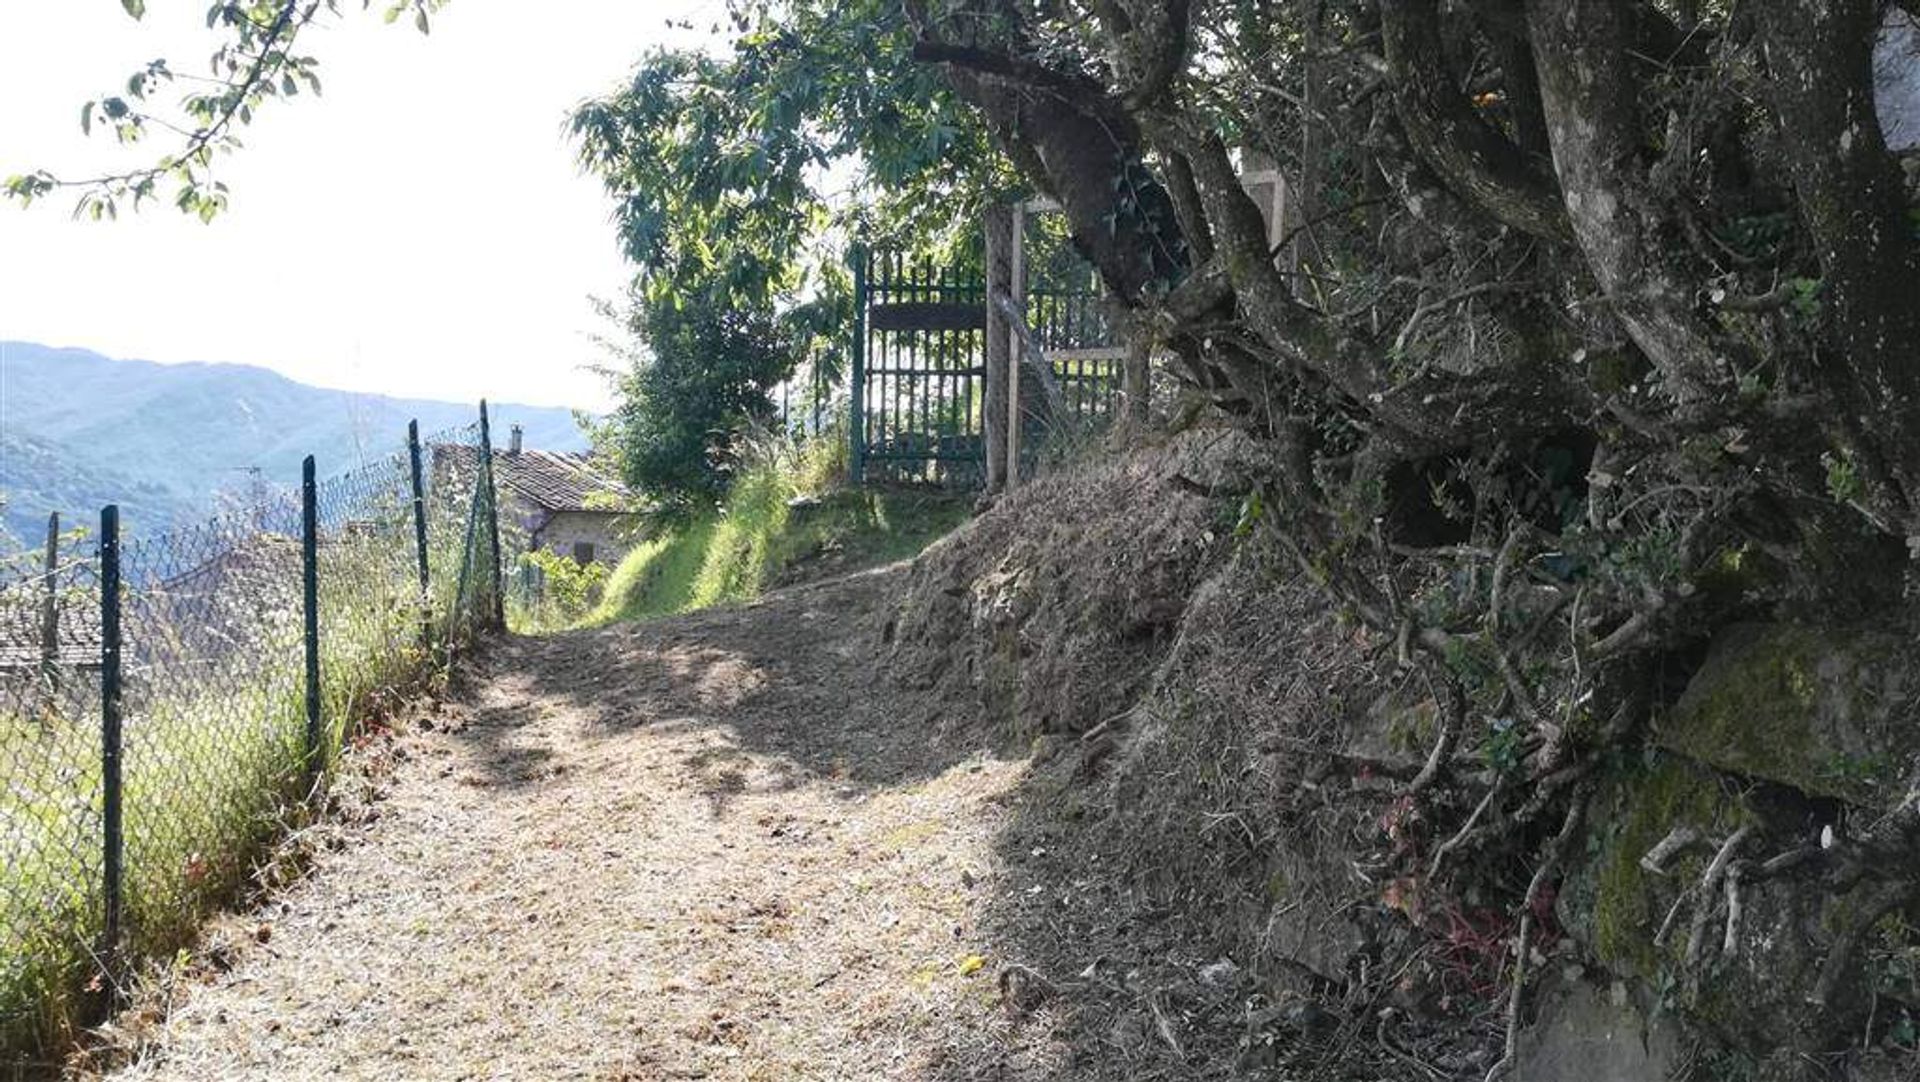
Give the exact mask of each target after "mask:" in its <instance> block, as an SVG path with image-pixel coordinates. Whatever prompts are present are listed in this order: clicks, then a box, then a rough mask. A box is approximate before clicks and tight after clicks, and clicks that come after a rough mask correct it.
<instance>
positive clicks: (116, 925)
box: [100, 504, 126, 966]
mask: <svg viewBox="0 0 1920 1082" xmlns="http://www.w3.org/2000/svg"><path fill="white" fill-rule="evenodd" d="M120 698H121V696H120V508H119V506H118V505H117V504H108V505H107V506H105V507H103V508H101V509H100V785H101V790H102V792H101V834H102V841H103V843H104V851H103V852H102V854H101V878H102V880H103V882H102V884H101V888H102V894H103V899H102V900H103V904H104V906H105V909H106V914H105V920H104V923H105V928H104V930H103V931H102V933H101V934H102V937H103V942H102V943H101V945H100V947H101V949H100V957H101V958H102V959H103V960H105V963H106V964H107V965H108V966H111V965H112V961H113V957H114V953H115V952H116V951H117V950H119V948H120V916H121V908H122V898H121V886H122V883H123V880H124V878H125V874H124V868H123V867H122V858H123V856H124V854H125V851H126V840H125V836H124V835H123V833H122V830H121V809H120V752H121V747H120Z"/></svg>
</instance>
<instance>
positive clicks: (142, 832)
mask: <svg viewBox="0 0 1920 1082" xmlns="http://www.w3.org/2000/svg"><path fill="white" fill-rule="evenodd" d="M396 551H398V555H397V556H396V554H395V553H396ZM436 557H437V558H441V559H444V560H445V563H444V564H442V565H441V566H442V567H444V568H446V569H447V573H446V574H445V575H441V574H436V576H435V577H436V580H441V579H444V580H445V581H444V583H443V582H441V581H436V583H435V594H436V595H437V596H436V600H435V606H434V609H435V614H434V615H435V623H436V638H437V639H441V640H449V639H457V638H459V637H461V636H462V635H463V634H464V628H463V627H461V626H456V621H455V620H454V617H453V613H452V612H451V609H452V604H451V602H452V597H451V595H452V593H453V592H454V589H455V587H454V583H453V575H452V573H451V572H452V571H453V570H454V569H456V568H457V567H458V557H457V555H456V554H455V553H454V552H449V551H447V550H445V549H442V550H441V551H440V552H439V553H436ZM297 570H298V565H297V564H296V565H294V571H295V573H297ZM320 576H321V590H320V594H319V599H320V612H319V618H320V628H321V635H320V641H321V644H322V651H321V686H320V691H321V705H322V712H321V716H322V719H323V722H324V728H323V730H322V733H321V746H320V748H319V752H320V761H321V763H322V764H331V763H333V762H334V761H335V759H336V757H337V755H338V752H339V750H340V748H341V746H342V744H343V743H344V741H345V739H346V738H347V736H348V735H349V733H350V731H351V726H352V724H353V723H354V722H357V721H359V720H361V719H364V718H367V717H368V716H370V715H374V714H378V713H380V712H382V711H383V710H385V709H387V708H388V707H389V706H390V705H391V704H392V702H393V701H394V700H395V697H396V696H397V695H401V694H404V693H406V692H407V690H408V689H410V688H418V687H420V686H421V685H422V683H423V681H425V680H426V679H427V678H429V677H430V676H431V675H432V674H433V672H435V671H436V669H437V668H438V665H439V662H440V660H441V658H440V656H438V651H430V650H428V649H426V648H425V647H424V646H423V644H422V642H421V640H420V634H421V631H420V612H419V609H418V607H417V604H416V601H415V593H414V591H415V579H414V571H413V568H412V566H411V557H410V555H409V554H408V553H407V552H406V551H405V550H391V549H390V547H389V546H385V545H380V544H376V543H373V542H371V541H366V542H355V541H352V540H342V541H339V542H335V543H333V544H330V545H329V546H328V547H327V548H325V549H323V550H322V559H321V567H320ZM236 600H237V603H236V605H235V606H234V607H233V609H232V611H231V612H230V613H226V614H224V615H221V616H218V617H216V618H215V619H217V620H218V621H220V622H219V624H218V626H221V627H224V628H226V629H227V630H228V631H229V632H231V633H234V634H236V635H237V636H238V637H237V638H236V639H234V640H233V641H232V645H231V647H230V648H229V651H228V653H227V654H226V655H225V656H224V657H220V656H218V655H216V657H215V659H213V660H211V662H210V659H208V656H207V655H208V654H209V649H208V647H207V645H206V639H205V638H204V634H203V635H202V637H200V638H197V639H195V640H193V641H192V642H182V641H174V640H173V638H172V636H173V634H174V632H173V630H172V629H173V628H174V627H175V623H174V621H176V620H181V619H183V617H179V616H174V615H168V614H164V610H160V611H161V612H162V613H163V614H162V615H158V616H154V617H140V616H135V617H133V618H132V619H131V620H130V622H129V625H128V628H127V633H128V636H129V640H128V641H129V642H130V643H137V644H140V650H139V651H137V660H136V663H135V664H134V665H133V666H132V667H131V668H130V669H129V670H128V673H127V698H126V708H125V711H124V717H125V722H124V737H123V747H124V751H123V756H122V777H123V788H122V793H123V797H122V801H123V822H124V824H125V838H126V841H125V848H124V867H125V878H124V881H123V882H124V888H123V895H124V898H125V909H124V914H125V922H124V923H125V932H124V934H123V936H122V940H121V950H122V952H123V954H122V958H123V960H124V961H138V960H140V959H151V958H159V959H164V958H166V957H168V956H170V955H171V954H172V953H173V952H174V951H176V950H178V949H179V948H181V947H182V946H185V945H186V944H187V943H189V942H190V941H191V939H192V937H193V935H194V934H195V932H196V931H197V930H198V927H199V925H200V923H201V922H202V921H203V920H204V919H205V918H206V917H207V916H208V915H209V914H210V913H211V912H213V911H214V910H215V909H216V908H217V907H219V906H220V905H222V904H225V903H227V902H228V901H229V900H231V899H232V898H234V897H235V896H236V895H237V894H238V893H240V892H241V891H242V890H244V889H245V888H246V886H247V884H248V883H249V882H250V880H251V876H252V872H253V869H254V867H255V863H256V862H257V861H258V860H259V859H260V857H261V856H262V855H263V854H264V853H266V852H267V850H268V847H269V846H270V845H271V844H272V843H273V841H274V839H275V838H276V837H278V836H279V835H280V834H282V833H283V832H284V830H285V829H286V827H287V825H288V824H289V822H297V821H298V818H299V817H300V816H302V815H304V814H307V812H306V811H305V810H304V809H303V807H302V804H301V802H302V800H303V798H304V797H305V796H306V794H307V792H308V789H309V784H310V780H311V774H310V771H309V769H308V765H309V764H308V751H307V746H306V744H307V740H306V706H305V698H306V696H305V683H304V665H303V662H302V648H301V638H300V632H299V627H298V612H297V609H296V610H295V611H292V612H286V611H278V606H277V605H265V606H258V607H257V609H258V611H255V609H256V607H255V606H252V605H250V604H249V603H248V602H247V600H246V598H244V597H241V598H238V599H236ZM133 611H134V612H136V613H138V612H140V611H142V610H139V609H137V608H136V609H134V610H133ZM199 618H200V619H208V617H207V616H206V614H200V617H199ZM76 675H77V674H76ZM101 779H102V771H101V766H100V721H99V693H98V688H97V684H96V683H93V682H90V681H89V680H86V679H74V680H73V682H72V683H71V684H70V685H69V686H68V687H67V688H66V689H65V690H64V691H63V692H62V693H61V694H59V695H58V696H56V697H54V698H53V699H51V700H48V701H40V700H38V699H37V698H33V699H24V698H23V697H21V696H18V695H16V696H14V697H12V698H11V699H8V700H7V701H3V702H0V857H4V873H3V874H0V1063H4V1062H6V1061H7V1060H8V1059H9V1058H10V1057H15V1056H19V1057H25V1056H28V1055H31V1054H32V1053H33V1052H34V1051H35V1050H36V1049H50V1048H56V1047H58V1046H59V1045H60V1044H61V1043H62V1042H64V1041H65V1040H67V1039H69V1038H70V1037H71V1036H72V1035H73V1033H74V1032H75V1031H76V1028H77V1026H78V1025H79V1024H80V1023H82V1022H84V1021H86V1020H87V1016H89V1015H90V1014H92V1013H93V1012H94V1011H95V1010H96V1009H97V1007H98V1005H99V1003H100V1002H101V999H102V997H101V996H100V995H98V994H97V993H98V988H97V983H96V986H95V987H94V988H93V989H89V988H88V987H87V986H88V984H89V982H90V981H91V979H92V977H93V974H94V973H95V972H96V971H97V970H96V964H95V954H96V952H97V951H98V949H99V947H100V944H101V940H102V935H103V925H104V902H103V886H102V861H103V858H102V852H101V851H102V840H101V838H102V824H103V810H102V803H103V798H102V796H101V792H102V785H101Z"/></svg>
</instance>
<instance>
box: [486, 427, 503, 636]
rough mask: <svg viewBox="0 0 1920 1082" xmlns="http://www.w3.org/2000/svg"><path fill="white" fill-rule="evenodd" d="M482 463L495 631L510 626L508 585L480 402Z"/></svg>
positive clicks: (496, 488) (495, 487)
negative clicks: (491, 564)
mask: <svg viewBox="0 0 1920 1082" xmlns="http://www.w3.org/2000/svg"><path fill="white" fill-rule="evenodd" d="M480 461H481V462H482V463H484V464H485V468H486V480H487V540H488V542H489V543H490V544H491V545H492V546H493V604H492V606H491V612H489V614H488V615H490V616H491V617H492V618H493V627H494V629H495V630H500V629H502V628H505V627H506V626H507V601H506V594H507V591H506V583H505V581H504V577H503V576H504V571H503V567H504V564H503V562H502V560H501V558H500V486H498V485H496V484H494V481H493V436H492V430H491V429H489V428H488V426H487V400H486V399H484V398H483V399H481V400H480Z"/></svg>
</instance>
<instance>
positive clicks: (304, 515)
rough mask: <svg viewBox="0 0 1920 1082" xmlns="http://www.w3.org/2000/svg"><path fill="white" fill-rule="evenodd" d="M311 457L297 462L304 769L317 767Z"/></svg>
mask: <svg viewBox="0 0 1920 1082" xmlns="http://www.w3.org/2000/svg"><path fill="white" fill-rule="evenodd" d="M318 497H319V493H318V489H317V486H316V485H315V484H314V480H313V456H312V455H308V456H307V457H306V459H305V460H304V461H302V462H301V463H300V596H301V609H302V612H303V614H304V615H305V617H306V623H305V634H304V635H303V636H302V638H303V639H305V640H306V662H307V665H306V669H307V673H306V675H307V767H308V769H309V770H316V771H317V770H318V769H319V768H320V752H321V746H320V743H321V742H320V506H319V498H318Z"/></svg>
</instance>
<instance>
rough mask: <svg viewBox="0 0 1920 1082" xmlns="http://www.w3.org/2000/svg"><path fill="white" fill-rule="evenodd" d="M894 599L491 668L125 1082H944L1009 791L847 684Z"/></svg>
mask: <svg viewBox="0 0 1920 1082" xmlns="http://www.w3.org/2000/svg"><path fill="white" fill-rule="evenodd" d="M896 582H897V574H895V575H892V576H888V575H877V576H863V577H856V578H854V579H852V580H844V581H842V582H840V583H837V584H832V585H829V586H827V587H823V588H818V589H803V590H798V591H793V592H790V593H788V594H784V595H780V596H779V597H777V598H776V599H774V600H771V601H769V602H767V603H765V604H763V605H760V606H755V607H753V608H749V609H746V610H733V611H725V612H717V613H713V614H704V615H700V616H695V617H688V618H682V619H679V620H675V621H669V622H662V623H658V624H652V625H643V626H636V627H632V628H623V629H618V630H612V631H598V632H589V633H579V634H574V635H570V636H562V637H557V638H553V639H547V640H516V641H514V642H512V643H510V644H508V645H506V646H504V647H503V648H501V649H499V650H497V651H496V652H494V653H493V654H491V655H490V656H489V657H487V658H486V659H485V660H484V661H483V662H482V663H481V664H482V668H481V669H480V670H479V671H477V672H474V673H471V674H469V683H470V686H469V689H468V691H467V692H466V693H465V694H464V695H462V696H460V697H459V701H460V705H459V706H457V707H453V708H449V709H448V710H446V711H443V712H442V713H441V714H440V715H438V716H436V717H435V718H433V719H430V721H429V722H428V727H427V728H426V729H424V730H423V731H422V732H420V733H419V734H417V735H416V736H413V737H410V738H408V739H406V740H405V741H403V742H402V743H400V744H399V745H398V746H397V747H396V748H395V750H394V755H395V757H396V758H398V759H399V760H401V761H400V763H399V765H398V768H397V772H396V774H395V776H394V779H393V782H392V793H391V796H390V797H389V798H388V799H387V800H385V801H384V802H382V803H381V804H380V805H379V806H378V808H379V815H378V819H377V821H375V822H373V823H372V824H371V825H369V826H368V827H366V828H365V830H364V836H363V837H361V838H359V839H358V840H356V841H355V842H354V844H351V845H347V846H345V847H343V848H340V849H339V850H338V851H334V852H329V853H326V854H324V855H323V856H322V857H321V858H320V860H319V863H318V867H317V869H316V874H314V875H313V876H311V877H310V878H308V879H306V880H305V881H304V882H302V883H301V884H299V885H298V886H296V887H295V888H293V889H292V890H290V891H288V892H287V893H285V894H284V895H283V896H281V897H280V898H278V899H277V900H276V901H274V902H272V903H271V904H270V905H268V906H266V907H264V908H262V909H261V910H259V911H257V912H255V913H252V914H249V915H248V916H247V917H246V918H244V919H243V920H242V921H241V922H240V923H238V924H237V925H231V926H230V927H229V931H228V934H227V935H226V937H225V942H224V944H223V946H222V949H223V950H225V951H232V950H233V949H234V948H233V944H234V941H241V942H243V943H244V946H243V947H241V948H240V949H239V951H238V953H239V955H240V957H238V958H237V959H227V960H228V961H230V962H231V968H230V969H227V970H225V971H224V972H210V973H209V974H208V975H207V976H206V977H205V983H204V984H202V985H200V986H199V987H195V988H192V989H191V990H190V991H187V992H186V993H185V994H183V995H177V996H176V997H175V999H176V1005H175V1007H174V1009H173V1010H172V1012H171V1014H170V1016H169V1017H166V1018H165V1019H164V1020H161V1021H158V1022H157V1023H155V1024H154V1025H153V1026H152V1027H151V1028H150V1029H148V1031H147V1032H145V1033H144V1034H142V1035H141V1037H140V1040H139V1041H138V1046H137V1047H136V1048H135V1049H134V1050H133V1055H132V1056H131V1062H130V1063H127V1064H125V1065H123V1066H122V1067H120V1068H119V1069H118V1070H117V1071H115V1072H114V1077H119V1078H126V1079H141V1078H209V1079H212V1078H219V1079H233V1078H261V1079H266V1078H274V1079H285V1078H309V1077H320V1076H329V1077H333V1076H344V1077H388V1078H393V1077H403V1078H506V1077H514V1078H585V1079H669V1078H714V1079H851V1078H862V1079H865V1078H876V1079H877V1078H925V1077H934V1076H935V1075H936V1073H937V1072H939V1071H941V1070H942V1067H941V1061H942V1055H943V1050H944V1049H946V1048H949V1047H952V1046H953V1045H954V1044H955V1043H956V1040H957V1038H956V1036H955V1035H956V1034H958V1033H965V1032H973V1031H978V1030H980V1029H982V1027H983V1026H984V1025H985V1024H986V1021H987V1019H988V1018H989V1017H990V1016H991V1015H993V1014H994V1013H995V1012H996V1011H997V1009H998V1008H997V1007H996V1003H997V1000H998V995H999V992H998V989H997V987H996V983H995V980H994V977H995V974H996V972H997V971H998V969H999V967H1000V965H1001V964H1002V962H1003V961H1004V959H1003V958H1002V957H1000V955H999V952H998V951H997V950H996V949H995V946H994V944H991V943H987V942H984V941H982V939H981V938H980V933H979V929H978V926H977V923H976V914H977V912H978V910H979V908H980V906H981V904H982V903H983V902H985V901H986V900H988V899H990V898H991V897H992V896H993V894H994V892H995V891H996V889H997V882H998V880H997V875H998V872H997V870H996V858H995V855H994V852H993V847H992V840H993V838H994V836H995V834H996V830H997V826H998V823H999V820H1000V818H1001V817H1002V815H1003V814H1004V810H1003V808H1002V806H1001V805H1002V802H1003V801H1004V800H1005V799H1006V798H1007V797H1008V794H1009V793H1010V791H1011V790H1012V789H1013V788H1014V787H1015V786H1017V785H1018V784H1019V783H1020V781H1021V779H1022V777H1023V775H1024V771H1025V767H1024V764H1023V763H1021V762H1017V761H1007V760H1002V759H997V758H993V757H991V756H984V755H979V754H973V753H969V752H966V751H964V750H960V749H953V748H944V747H937V746H931V745H929V744H928V743H927V742H926V741H925V740H924V739H923V737H922V735H921V734H920V733H917V732H912V731H908V730H904V729H901V728H899V727H898V726H893V725H890V724H889V722H890V720H892V717H893V716H892V714H891V712H890V710H889V704H888V703H886V702H885V701H884V699H882V698H881V697H879V696H877V695H863V692H870V691H873V690H875V689H874V688H871V687H863V686H862V682H861V681H860V680H859V679H854V680H848V679H847V674H848V672H849V671H850V669H849V665H848V661H849V658H850V656H851V657H858V655H859V654H861V653H862V652H863V648H864V649H867V650H870V646H869V643H870V642H871V639H870V638H868V636H870V635H872V634H873V632H874V630H875V629H874V628H873V626H872V623H871V621H869V620H867V619H865V618H864V617H862V616H860V615H859V614H862V613H864V612H866V611H867V610H869V609H871V608H873V607H875V606H874V604H873V603H874V601H875V600H876V599H877V597H878V596H879V595H880V594H881V593H882V592H883V591H884V590H886V589H887V588H888V586H889V585H891V584H894V583H896ZM852 671H855V672H857V671H858V668H857V667H855V668H854V669H853V670H852ZM233 928H237V929H238V934H235V933H234V932H233V930H232V929H233ZM976 955H977V956H979V957H980V959H981V962H979V963H973V964H969V961H968V960H969V959H970V958H972V957H974V956H976ZM976 967H977V968H976ZM1015 1039H1016V1040H1017V1041H1018V1042H1019V1043H1020V1044H1021V1045H1022V1047H1026V1046H1029V1045H1031V1046H1033V1047H1034V1048H1035V1049H1036V1050H1038V1052H1039V1054H1040V1056H1041V1058H1043V1059H1044V1058H1046V1057H1047V1055H1048V1053H1047V1052H1046V1051H1045V1048H1046V1044H1047V1042H1046V1040H1045V1038H1044V1036H1043V1035H1036V1034H1035V1031H1034V1028H1033V1027H1032V1026H1023V1027H1021V1035H1016V1038H1015Z"/></svg>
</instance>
